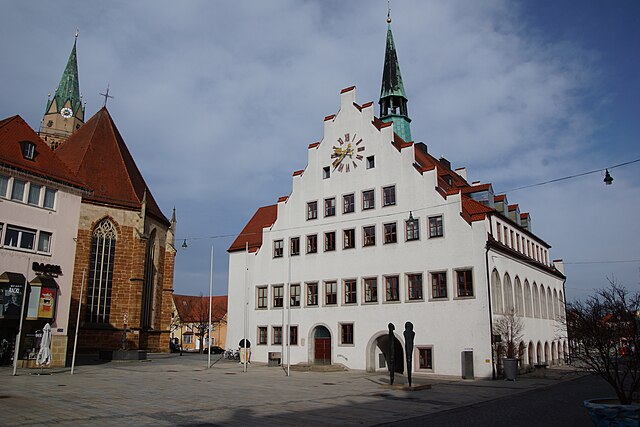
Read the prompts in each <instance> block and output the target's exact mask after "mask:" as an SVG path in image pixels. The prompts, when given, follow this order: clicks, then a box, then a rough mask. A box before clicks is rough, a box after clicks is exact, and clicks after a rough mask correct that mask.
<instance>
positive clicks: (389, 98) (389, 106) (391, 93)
mask: <svg viewBox="0 0 640 427" xmlns="http://www.w3.org/2000/svg"><path fill="white" fill-rule="evenodd" d="M378 103H379V104H380V119H381V120H382V121H383V122H393V130H394V132H395V133H397V134H398V135H399V136H400V137H401V138H402V139H404V140H405V141H411V140H412V139H411V127H410V125H409V124H410V123H411V119H410V118H409V114H408V112H407V95H406V93H405V91H404V85H403V84H402V75H401V74H400V64H399V63H398V55H397V54H396V46H395V43H394V42H393V33H392V32H391V16H390V14H388V15H387V48H386V51H385V55H384V69H383V71H382V88H381V90H380V101H379V102H378Z"/></svg>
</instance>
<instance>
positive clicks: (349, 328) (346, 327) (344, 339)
mask: <svg viewBox="0 0 640 427" xmlns="http://www.w3.org/2000/svg"><path fill="white" fill-rule="evenodd" d="M353 342H354V341H353V323H341V324H340V344H341V345H353Z"/></svg>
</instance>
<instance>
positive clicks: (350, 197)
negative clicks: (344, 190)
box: [342, 193, 356, 213]
mask: <svg viewBox="0 0 640 427" xmlns="http://www.w3.org/2000/svg"><path fill="white" fill-rule="evenodd" d="M355 208H356V203H355V195H354V194H353V193H351V194H345V195H344V196H342V213H352V212H354V211H355Z"/></svg>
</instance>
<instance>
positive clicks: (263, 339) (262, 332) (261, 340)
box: [258, 326, 268, 345]
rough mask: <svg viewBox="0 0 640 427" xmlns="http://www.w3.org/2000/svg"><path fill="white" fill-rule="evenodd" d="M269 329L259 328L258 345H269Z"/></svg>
mask: <svg viewBox="0 0 640 427" xmlns="http://www.w3.org/2000/svg"><path fill="white" fill-rule="evenodd" d="M267 342H268V341H267V327H266V326H258V345H267Z"/></svg>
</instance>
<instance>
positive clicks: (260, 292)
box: [256, 286, 267, 308]
mask: <svg viewBox="0 0 640 427" xmlns="http://www.w3.org/2000/svg"><path fill="white" fill-rule="evenodd" d="M256 293H257V298H258V301H257V302H258V308H267V287H266V286H259V287H258V288H256Z"/></svg>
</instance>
